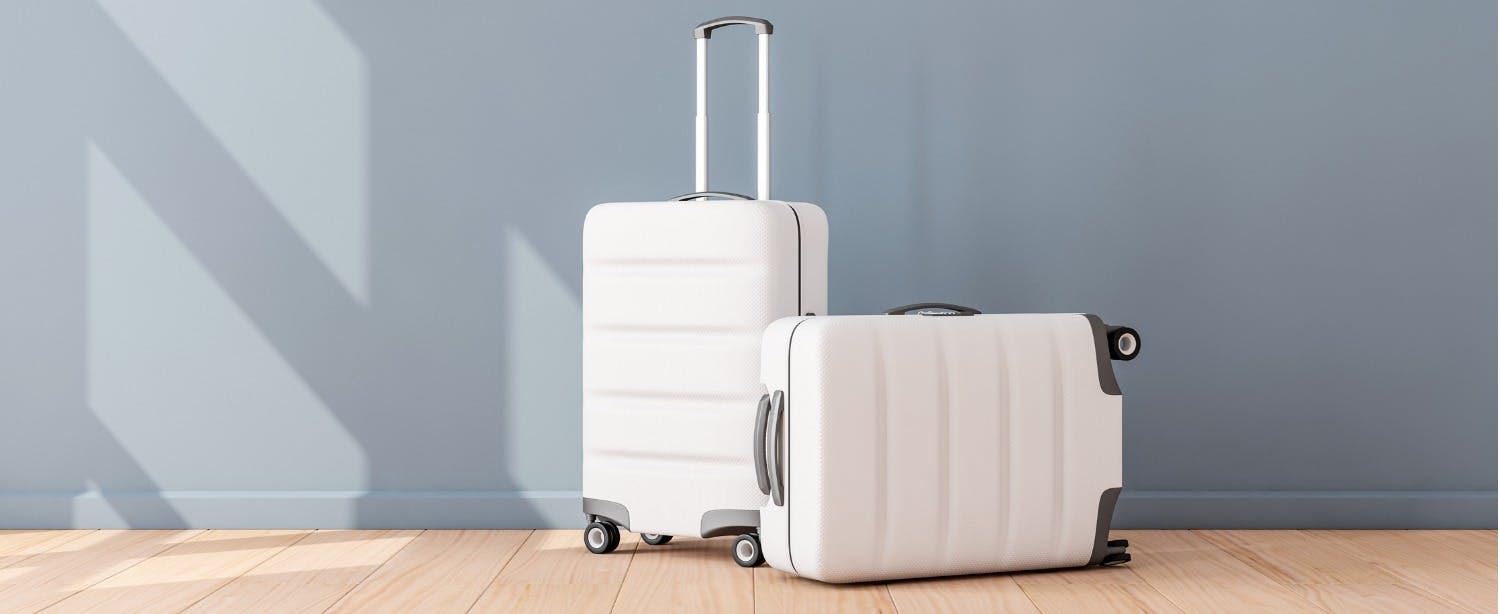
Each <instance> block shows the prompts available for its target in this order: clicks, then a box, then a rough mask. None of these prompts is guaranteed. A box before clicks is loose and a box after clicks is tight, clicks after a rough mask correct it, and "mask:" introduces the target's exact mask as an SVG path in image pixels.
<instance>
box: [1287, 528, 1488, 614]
mask: <svg viewBox="0 0 1500 614" xmlns="http://www.w3.org/2000/svg"><path fill="white" fill-rule="evenodd" d="M1307 534H1308V535H1309V536H1310V537H1313V538H1316V539H1318V540H1320V541H1323V542H1324V543H1328V544H1334V545H1336V546H1334V547H1340V548H1343V549H1344V550H1345V551H1347V552H1349V553H1350V554H1351V555H1352V556H1355V557H1358V558H1359V559H1360V560H1362V561H1365V562H1369V563H1373V564H1375V565H1378V566H1379V567H1380V568H1381V569H1384V570H1385V571H1387V572H1390V574H1391V575H1393V576H1395V577H1397V578H1398V579H1399V580H1400V582H1401V583H1403V584H1405V585H1408V586H1412V587H1415V588H1417V589H1420V590H1422V591H1425V592H1426V593H1428V594H1430V595H1432V596H1434V597H1437V598H1439V599H1442V600H1445V601H1450V602H1453V603H1455V604H1458V605H1460V606H1463V607H1464V608H1466V609H1468V610H1471V611H1476V612H1493V611H1495V588H1496V586H1495V585H1496V579H1495V568H1494V567H1493V566H1491V565H1489V564H1487V562H1485V561H1476V560H1473V559H1472V558H1469V557H1465V556H1462V555H1459V554H1457V553H1456V552H1455V551H1453V550H1451V549H1449V548H1446V547H1443V546H1442V545H1440V544H1437V543H1434V542H1432V541H1430V540H1428V541H1424V540H1422V539H1421V537H1420V536H1414V535H1411V532H1410V531H1307Z"/></svg>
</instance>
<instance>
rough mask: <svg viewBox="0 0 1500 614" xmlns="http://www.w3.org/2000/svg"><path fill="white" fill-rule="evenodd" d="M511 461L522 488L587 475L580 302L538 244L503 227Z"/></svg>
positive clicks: (569, 485) (548, 486)
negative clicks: (585, 470) (584, 458)
mask: <svg viewBox="0 0 1500 614" xmlns="http://www.w3.org/2000/svg"><path fill="white" fill-rule="evenodd" d="M505 280H506V289H505V294H506V309H505V314H506V329H505V340H506V345H507V346H508V347H506V354H505V356H506V365H507V371H508V373H507V374H506V376H507V377H506V382H505V386H506V390H505V392H506V404H507V411H508V413H507V415H508V416H509V419H510V423H509V428H508V429H507V432H506V434H505V436H506V441H505V442H503V444H502V445H501V449H503V450H505V455H506V459H505V462H506V465H505V466H506V468H507V469H508V470H509V471H510V474H511V476H510V477H511V479H512V480H513V481H514V483H515V485H516V487H517V488H519V489H522V490H576V489H577V488H578V487H579V486H580V484H579V479H580V478H581V476H582V475H583V466H582V464H581V463H582V458H583V441H582V435H581V433H582V419H583V392H582V389H581V388H580V387H579V382H581V381H583V328H582V322H583V310H582V307H581V306H580V304H579V301H578V297H577V296H575V293H574V292H572V291H570V290H569V285H568V284H567V283H566V282H564V281H563V280H562V279H561V278H560V277H558V275H557V273H556V272H554V271H553V270H552V267H550V266H548V265H547V260H546V259H545V258H543V257H542V255H541V254H540V253H538V252H537V250H536V247H534V246H532V245H531V242H530V241H528V240H527V239H526V236H525V235H523V234H521V232H520V231H518V230H516V229H515V228H506V231H505Z"/></svg>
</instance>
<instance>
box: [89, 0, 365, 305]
mask: <svg viewBox="0 0 1500 614" xmlns="http://www.w3.org/2000/svg"><path fill="white" fill-rule="evenodd" d="M99 5H100V6H101V7H102V8H103V9H104V11H105V13H107V14H108V15H109V16H110V19H111V20H113V21H114V22H115V23H116V24H117V25H118V26H119V27H120V29H121V30H123V31H124V32H125V33H126V35H127V36H129V38H130V40H131V42H133V43H134V44H135V46H136V47H137V48H139V49H140V50H141V53H142V54H143V55H144V56H145V57H146V58H147V59H148V60H149V61H150V62H151V64H152V66H153V67H154V68H155V69H156V70H157V71H158V72H159V73H160V74H161V75H162V77H163V78H164V79H165V80H166V82H167V83H168V84H170V85H171V87H172V89H173V90H175V91H176V92H177V94H178V95H179V96H181V98H182V99H183V100H184V101H185V103H186V104H187V105H188V107H190V108H191V109H192V111H193V113H194V114H195V115H197V117H198V119H199V120H200V121H202V122H203V124H204V125H205V126H207V127H208V130H209V131H210V132H212V134H213V135H214V137H215V138H217V139H218V140H219V141H220V142H221V143H222V144H223V145H224V148H225V150H227V151H228V152H229V154H230V155H231V156H233V157H234V159H235V161H236V162H237V163H238V164H239V165H240V166H241V167H242V168H243V169H244V171H245V173H246V174H247V175H248V176H249V177H250V178H251V179H252V180H254V181H255V182H256V184H258V185H259V187H260V188H261V189H262V190H263V191H264V192H265V193H266V194H267V196H268V197H269V198H270V200H271V202H272V203H273V204H274V205H275V206H276V208H277V209H278V210H279V211H280V212H281V214H282V215H283V216H284V217H285V218H286V219H287V222H288V223H289V224H290V225H291V226H292V227H293V228H295V229H296V230H297V232H298V234H300V235H301V236H302V239H303V240H304V241H306V242H307V243H308V245H309V246H310V247H311V248H312V250H313V252H314V253H316V254H317V255H318V257H319V258H321V259H322V260H323V262H324V263H325V264H326V265H327V266H328V268H329V270H331V271H333V273H334V275H336V276H337V277H338V279H339V281H340V283H342V284H343V286H344V287H345V289H346V290H347V291H348V292H349V294H350V295H351V296H353V297H355V299H356V300H357V301H359V302H360V303H362V304H368V297H369V272H368V233H367V224H368V221H367V216H368V214H367V209H368V207H367V202H368V184H369V177H368V165H369V161H368V155H367V147H366V145H367V139H368V135H367V131H368V102H367V98H366V92H367V83H368V76H367V67H366V63H365V61H364V58H363V57H362V56H361V55H360V52H359V50H358V48H357V47H356V46H355V45H354V44H353V43H352V42H351V41H350V39H349V37H348V36H347V35H346V34H345V33H344V32H343V31H342V30H341V29H340V28H339V27H338V25H337V24H336V23H335V22H334V20H333V19H332V18H331V17H330V16H329V15H328V14H327V13H325V12H324V10H323V9H322V7H321V6H320V5H319V4H318V3H317V2H316V1H315V0H260V1H251V0H232V1H227V2H196V1H193V0H159V1H156V2H131V1H126V0H100V1H99Z"/></svg>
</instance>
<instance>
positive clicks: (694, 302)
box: [583, 201, 827, 536]
mask: <svg viewBox="0 0 1500 614" xmlns="http://www.w3.org/2000/svg"><path fill="white" fill-rule="evenodd" d="M826 254H827V222H826V221H825V218H824V217H823V214H822V212H821V211H820V210H819V209H818V208H817V207H815V206H812V205H807V204H804V203H783V202H779V201H724V202H718V201H715V202H709V203H702V202H682V203H613V204H604V205H599V206H597V207H595V208H594V209H593V210H592V211H590V212H589V215H588V218H587V221H586V222H585V224H584V253H583V265H584V274H583V286H584V291H583V340H584V341H583V345H584V347H583V356H584V363H583V380H584V384H583V393H584V395H583V405H584V407H583V412H584V423H583V438H584V441H583V443H584V460H583V465H584V466H583V470H584V482H583V491H584V497H585V498H586V499H590V500H594V501H598V502H610V503H613V504H616V505H618V506H620V507H622V508H623V510H619V511H608V510H604V511H600V509H599V508H595V510H594V511H593V512H591V513H597V514H602V515H604V516H606V517H608V518H610V519H611V520H614V521H616V522H617V523H620V524H623V525H625V526H627V527H628V528H630V529H631V530H633V531H638V532H646V533H661V534H667V535H692V536H699V535H701V534H702V533H703V532H704V531H703V529H704V527H705V523H707V524H708V525H713V524H720V525H721V526H734V527H741V528H740V529H736V530H743V527H746V526H752V527H753V526H754V525H755V522H754V520H753V517H752V518H751V519H750V520H749V521H748V522H737V523H736V522H728V521H727V520H726V521H715V520H714V519H713V518H712V517H709V518H707V519H705V514H709V513H710V512H713V511H716V510H756V509H758V508H759V507H760V505H761V503H762V501H764V499H765V495H763V494H761V492H760V491H759V489H758V488H757V487H756V482H755V472H754V467H753V465H752V463H751V456H750V451H749V450H748V449H746V447H745V441H747V440H748V439H749V438H750V436H751V429H752V428H753V426H752V425H753V422H754V417H755V401H756V399H757V398H758V397H760V395H761V386H760V382H759V365H760V342H761V334H762V333H763V332H764V330H765V326H766V325H767V324H768V323H770V322H771V321H773V320H775V319H777V318H780V317H784V316H788V315H793V314H798V313H827V311H826V310H827V306H826V304H827V290H826V288H827V283H826V281H825V277H826V274H827V273H826V269H827V264H826V262H827V260H826V259H827V256H826ZM606 507H607V506H606ZM752 516H753V513H752ZM724 517H725V518H726V519H728V518H734V517H735V516H734V515H733V514H727V515H724ZM738 517H739V518H744V517H745V515H744V514H740V515H739V516H738ZM710 528H711V527H710Z"/></svg>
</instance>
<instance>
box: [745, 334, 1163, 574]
mask: <svg viewBox="0 0 1500 614" xmlns="http://www.w3.org/2000/svg"><path fill="white" fill-rule="evenodd" d="M1132 332H1133V331H1132ZM1108 334H1109V333H1108V332H1107V330H1106V327H1105V326H1104V325H1103V324H1102V323H1100V322H1099V320H1098V318H1096V317H1094V316H1086V315H1080V314H1056V315H1054V314H1035V315H1033V314H1022V315H973V316H953V315H947V316H925V315H909V316H900V317H896V316H832V317H816V318H787V319H783V320H780V321H778V322H776V323H775V324H773V325H772V326H771V327H769V328H768V329H767V331H766V334H765V338H764V347H763V353H762V378H763V380H764V382H765V384H766V387H767V389H768V390H772V391H781V392H782V393H783V395H782V396H783V399H784V401H783V403H782V405H781V411H780V412H779V416H776V417H773V419H772V421H773V422H775V424H774V425H773V431H772V434H773V435H775V436H776V439H775V440H773V441H772V442H771V445H772V446H773V447H772V448H770V452H769V454H771V455H772V458H774V460H773V461H771V462H770V465H771V467H770V471H771V472H774V474H775V475H774V476H768V477H769V478H774V479H770V480H769V481H771V482H780V483H779V484H772V488H779V489H781V490H780V492H778V493H773V497H774V495H778V494H779V495H782V496H780V497H776V498H780V499H781V501H780V504H779V505H778V504H777V502H776V501H772V502H770V503H768V504H767V506H766V507H765V508H764V510H763V511H762V514H761V515H762V520H761V522H762V525H761V531H760V540H761V543H762V548H763V551H764V554H765V557H766V560H767V561H768V562H769V563H770V564H771V565H772V566H774V567H776V568H778V569H782V570H784V571H789V572H793V573H797V574H799V575H802V576H805V577H809V578H813V579H817V580H823V581H828V582H854V581H872V580H886V579H895V578H913V577H924V576H939V575H956V574H972V573H987V572H996V571H1013V570H1024V569H1041V568H1052V567H1072V566H1080V565H1087V564H1090V563H1098V562H1100V560H1101V558H1103V556H1104V555H1106V554H1109V553H1110V552H1111V549H1109V548H1107V547H1106V542H1105V540H1106V539H1107V536H1108V526H1109V525H1108V522H1109V517H1110V514H1112V512H1113V507H1114V500H1115V497H1116V496H1117V495H1118V492H1119V490H1118V489H1119V488H1120V485H1121V475H1120V458H1121V431H1120V421H1121V415H1120V412H1121V397H1120V394H1119V389H1118V386H1117V385H1116V384H1115V380H1114V374H1113V371H1112V367H1111V364H1110V353H1109V349H1108V346H1107V344H1108V341H1107V336H1108ZM1132 341H1134V338H1132ZM1134 345H1136V344H1135V343H1132V346H1134ZM1131 350H1132V352H1133V351H1134V347H1132V348H1131ZM1132 357H1133V356H1132ZM771 413H773V414H775V413H777V412H776V411H775V410H774V409H773V410H772V412H771ZM761 445H764V444H761ZM1113 550H1114V551H1123V548H1115V549H1113Z"/></svg>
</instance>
